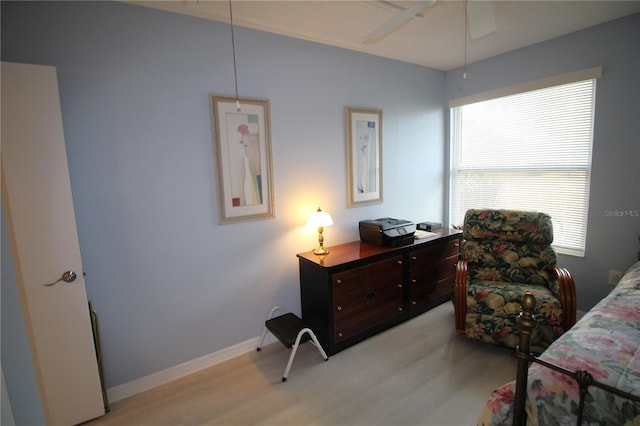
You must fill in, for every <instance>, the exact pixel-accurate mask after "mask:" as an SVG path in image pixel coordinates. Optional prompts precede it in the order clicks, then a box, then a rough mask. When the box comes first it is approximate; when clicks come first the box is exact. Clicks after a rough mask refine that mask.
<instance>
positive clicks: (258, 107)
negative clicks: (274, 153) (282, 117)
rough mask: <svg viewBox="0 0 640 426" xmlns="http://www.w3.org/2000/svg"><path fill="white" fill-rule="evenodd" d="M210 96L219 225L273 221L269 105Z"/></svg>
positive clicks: (252, 100) (257, 101)
mask: <svg viewBox="0 0 640 426" xmlns="http://www.w3.org/2000/svg"><path fill="white" fill-rule="evenodd" d="M239 101H240V105H241V109H240V111H238V110H237V108H236V98H235V97H224V96H215V95H211V113H212V125H213V131H212V134H213V145H214V150H215V155H216V161H215V163H216V172H217V173H216V177H217V188H218V213H219V221H220V223H221V224H225V223H234V222H241V221H247V220H260V219H269V218H273V217H275V214H274V201H273V200H274V196H273V175H272V168H271V135H270V126H269V101H268V100H266V99H239Z"/></svg>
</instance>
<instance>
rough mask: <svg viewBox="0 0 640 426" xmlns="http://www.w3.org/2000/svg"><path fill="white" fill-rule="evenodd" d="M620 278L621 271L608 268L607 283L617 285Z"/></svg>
mask: <svg viewBox="0 0 640 426" xmlns="http://www.w3.org/2000/svg"><path fill="white" fill-rule="evenodd" d="M620 278H622V272H620V271H614V270H613V269H610V270H609V285H613V286H615V285H617V284H618V282H619V281H620Z"/></svg>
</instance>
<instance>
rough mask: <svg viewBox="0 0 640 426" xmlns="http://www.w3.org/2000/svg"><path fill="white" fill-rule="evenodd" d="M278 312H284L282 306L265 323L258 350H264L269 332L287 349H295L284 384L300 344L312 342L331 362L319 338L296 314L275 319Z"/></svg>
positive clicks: (285, 374) (288, 364)
mask: <svg viewBox="0 0 640 426" xmlns="http://www.w3.org/2000/svg"><path fill="white" fill-rule="evenodd" d="M276 311H282V308H280V306H276V307H274V308H273V309H271V312H270V313H269V318H268V319H267V320H266V321H265V323H264V330H262V338H261V339H260V344H258V348H257V349H256V350H257V351H258V352H260V349H262V345H263V343H264V338H265V336H266V335H267V331H270V332H271V334H273V335H274V336H275V337H276V338H277V339H278V340H279V341H280V342H281V343H282V344H283V345H285V346H286V347H287V348H293V350H292V351H291V356H289V362H288V363H287V368H285V370H284V375H283V376H282V381H283V382H286V381H287V376H288V375H289V370H290V369H291V364H293V358H295V356H296V352H297V351H298V346H300V343H305V342H310V343H311V344H313V346H315V347H316V348H318V350H319V351H320V354H321V355H322V357H323V358H324V360H325V361H328V360H329V357H328V356H327V354H326V353H325V351H324V349H322V345H320V342H318V338H317V337H316V335H315V334H314V333H313V330H311V329H310V328H309V327H307V325H306V324H305V323H304V322H303V321H302V320H301V319H300V318H299V317H298V316H297V315H296V314H293V313H291V312H289V313H285V314H282V315H280V316H277V317H275V318H273V314H274V313H275V312H276Z"/></svg>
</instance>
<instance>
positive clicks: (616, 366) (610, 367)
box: [478, 262, 640, 425]
mask: <svg viewBox="0 0 640 426" xmlns="http://www.w3.org/2000/svg"><path fill="white" fill-rule="evenodd" d="M526 303H528V302H526ZM532 303H535V302H532ZM522 306H523V313H522V314H521V316H520V318H519V323H521V324H519V327H520V325H524V326H525V328H526V325H527V323H526V307H525V301H524V298H523V303H522ZM531 312H532V311H531ZM533 325H535V324H533ZM521 330H523V329H521ZM520 337H521V342H520V346H519V349H517V350H516V356H518V357H519V361H518V364H519V367H518V369H519V371H518V373H517V380H515V381H513V382H510V383H507V384H505V385H503V386H501V387H499V388H498V389H495V390H494V391H493V392H492V394H491V396H490V397H489V400H488V401H487V404H486V405H485V407H484V409H483V411H482V414H481V416H480V419H479V420H478V424H479V425H507V424H508V425H510V424H525V423H526V424H528V425H575V424H579V423H581V424H583V425H585V424H586V425H627V424H628V425H640V262H637V263H635V264H634V265H633V266H631V267H630V268H629V269H628V270H627V272H626V273H625V274H624V275H623V277H622V279H621V280H620V282H619V283H618V285H617V286H616V287H615V288H614V289H613V290H612V291H611V293H610V294H609V295H608V296H607V297H605V298H604V299H603V300H601V301H600V302H599V303H598V304H597V305H596V306H594V307H593V309H591V310H590V311H589V312H587V313H586V314H585V316H584V317H583V318H582V319H580V320H579V321H578V322H577V323H576V324H575V325H574V326H573V327H572V328H571V329H570V330H569V331H568V332H566V333H565V334H564V335H562V336H561V337H560V338H559V339H558V340H556V341H555V342H554V343H552V344H551V346H549V348H547V350H545V351H544V352H543V353H542V354H541V355H540V356H539V357H537V358H535V357H533V356H531V355H530V353H529V350H528V341H527V339H528V337H527V336H526V330H524V333H522V332H521V336H520ZM531 361H533V363H532V364H531V365H530V366H529V363H530V362H531ZM578 381H581V382H582V389H581V387H580V386H579V385H578ZM518 391H519V392H518ZM581 392H582V393H583V398H580V394H581ZM516 394H518V395H516ZM518 399H519V401H517V400H518ZM581 405H583V410H581V409H580V406H581ZM580 419H581V420H580Z"/></svg>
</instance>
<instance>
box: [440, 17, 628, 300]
mask: <svg viewBox="0 0 640 426" xmlns="http://www.w3.org/2000/svg"><path fill="white" fill-rule="evenodd" d="M638 40H640V14H636V15H633V16H630V17H627V18H623V19H620V20H617V21H614V22H611V23H607V24H603V25H600V26H597V27H594V28H592V29H588V30H585V31H580V32H577V33H573V34H570V35H568V36H565V37H561V38H557V39H554V40H551V41H549V42H545V43H540V44H537V45H535V46H531V47H528V48H525V49H521V50H518V51H515V52H511V53H508V54H505V55H501V56H498V57H495V58H491V59H489V60H486V61H483V62H479V63H475V64H473V65H470V66H469V67H467V75H468V77H467V79H466V80H464V79H463V78H462V70H461V69H456V70H453V71H450V72H448V73H447V77H446V85H447V86H446V97H447V100H450V99H454V98H457V97H460V96H466V95H470V94H474V93H481V92H484V91H488V90H492V89H496V88H500V87H508V86H511V85H514V84H518V83H522V82H526V81H531V80H536V79H540V78H544V77H548V76H553V75H557V74H562V73H565V72H569V71H576V70H580V69H584V68H590V67H593V66H597V65H602V66H603V68H604V75H603V76H602V78H600V79H599V80H598V82H597V89H596V90H597V91H596V109H595V126H594V137H593V159H592V173H591V193H590V195H589V224H588V229H587V247H586V256H585V257H584V258H578V257H573V256H564V255H560V259H559V262H560V264H561V266H565V267H567V268H568V269H569V270H570V271H571V272H572V274H573V275H574V278H575V281H576V291H577V299H578V309H582V310H588V309H590V308H591V307H593V305H594V304H595V303H597V302H598V301H599V300H600V299H601V298H602V297H604V296H605V295H606V294H607V293H608V292H609V291H610V290H611V286H610V285H609V284H607V281H608V271H609V269H613V270H619V271H625V270H626V268H628V267H629V266H630V265H631V264H632V263H633V262H634V260H635V259H636V253H637V252H638V248H639V246H638V236H639V235H640V217H638V216H633V215H623V216H621V217H618V216H614V215H613V213H612V212H615V211H619V212H624V211H631V212H637V211H638V210H640V161H639V160H640V49H638V43H637V41H638ZM470 49H473V45H471V46H470Z"/></svg>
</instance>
